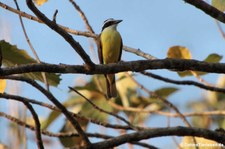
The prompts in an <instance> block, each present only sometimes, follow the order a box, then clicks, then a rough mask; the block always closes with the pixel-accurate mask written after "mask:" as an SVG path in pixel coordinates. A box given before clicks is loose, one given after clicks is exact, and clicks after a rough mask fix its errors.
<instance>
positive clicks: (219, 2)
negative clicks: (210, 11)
mask: <svg viewBox="0 0 225 149" xmlns="http://www.w3.org/2000/svg"><path fill="white" fill-rule="evenodd" d="M212 6H213V7H216V8H217V9H218V10H220V11H222V12H224V11H225V0H212Z"/></svg>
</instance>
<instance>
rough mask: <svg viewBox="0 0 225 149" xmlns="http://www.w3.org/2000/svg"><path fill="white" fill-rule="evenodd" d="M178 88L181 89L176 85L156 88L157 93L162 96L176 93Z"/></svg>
mask: <svg viewBox="0 0 225 149" xmlns="http://www.w3.org/2000/svg"><path fill="white" fill-rule="evenodd" d="M178 90H179V89H178V88H175V87H164V88H160V89H157V90H155V93H156V94H157V95H160V96H161V97H164V98H166V97H168V96H170V95H171V94H173V93H175V92H176V91H178Z"/></svg>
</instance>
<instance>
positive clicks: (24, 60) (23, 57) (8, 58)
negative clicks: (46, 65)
mask: <svg viewBox="0 0 225 149" xmlns="http://www.w3.org/2000/svg"><path fill="white" fill-rule="evenodd" d="M0 46H1V49H2V57H3V65H4V66H8V67H11V66H16V65H23V64H33V63H37V61H36V60H35V59H33V58H32V57H31V56H29V55H28V53H27V52H26V51H25V50H21V49H18V48H17V47H16V46H15V45H11V44H10V43H8V42H6V41H4V40H1V41H0ZM45 74H46V77H47V80H48V83H49V85H52V86H57V85H58V84H59V82H60V80H61V79H60V75H58V74H53V73H45ZM23 76H25V77H27V78H30V79H34V80H38V81H41V82H44V80H43V77H42V75H41V72H35V73H26V74H23Z"/></svg>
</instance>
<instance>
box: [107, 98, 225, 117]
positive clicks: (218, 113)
mask: <svg viewBox="0 0 225 149" xmlns="http://www.w3.org/2000/svg"><path fill="white" fill-rule="evenodd" d="M108 102H109V104H110V105H111V106H112V107H113V108H115V109H117V110H122V111H129V112H136V113H137V112H138V113H150V114H159V115H163V116H168V117H179V114H177V113H171V112H164V111H156V110H146V109H142V108H135V107H124V106H121V105H118V104H116V103H114V102H112V101H108ZM182 114H183V115H184V116H185V117H191V116H212V115H218V116H219V115H221V116H225V111H219V110H218V111H204V112H190V113H182Z"/></svg>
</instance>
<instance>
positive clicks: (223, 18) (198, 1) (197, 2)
mask: <svg viewBox="0 0 225 149" xmlns="http://www.w3.org/2000/svg"><path fill="white" fill-rule="evenodd" d="M184 1H185V2H186V3H189V4H191V5H193V6H195V7H197V8H199V9H200V10H202V11H204V12H205V13H206V14H208V15H209V16H211V17H212V18H215V19H216V20H218V21H220V22H223V23H225V14H224V13H223V12H221V11H219V10H218V9H216V8H215V7H213V6H211V5H209V4H208V3H206V2H204V1H203V0H184Z"/></svg>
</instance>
